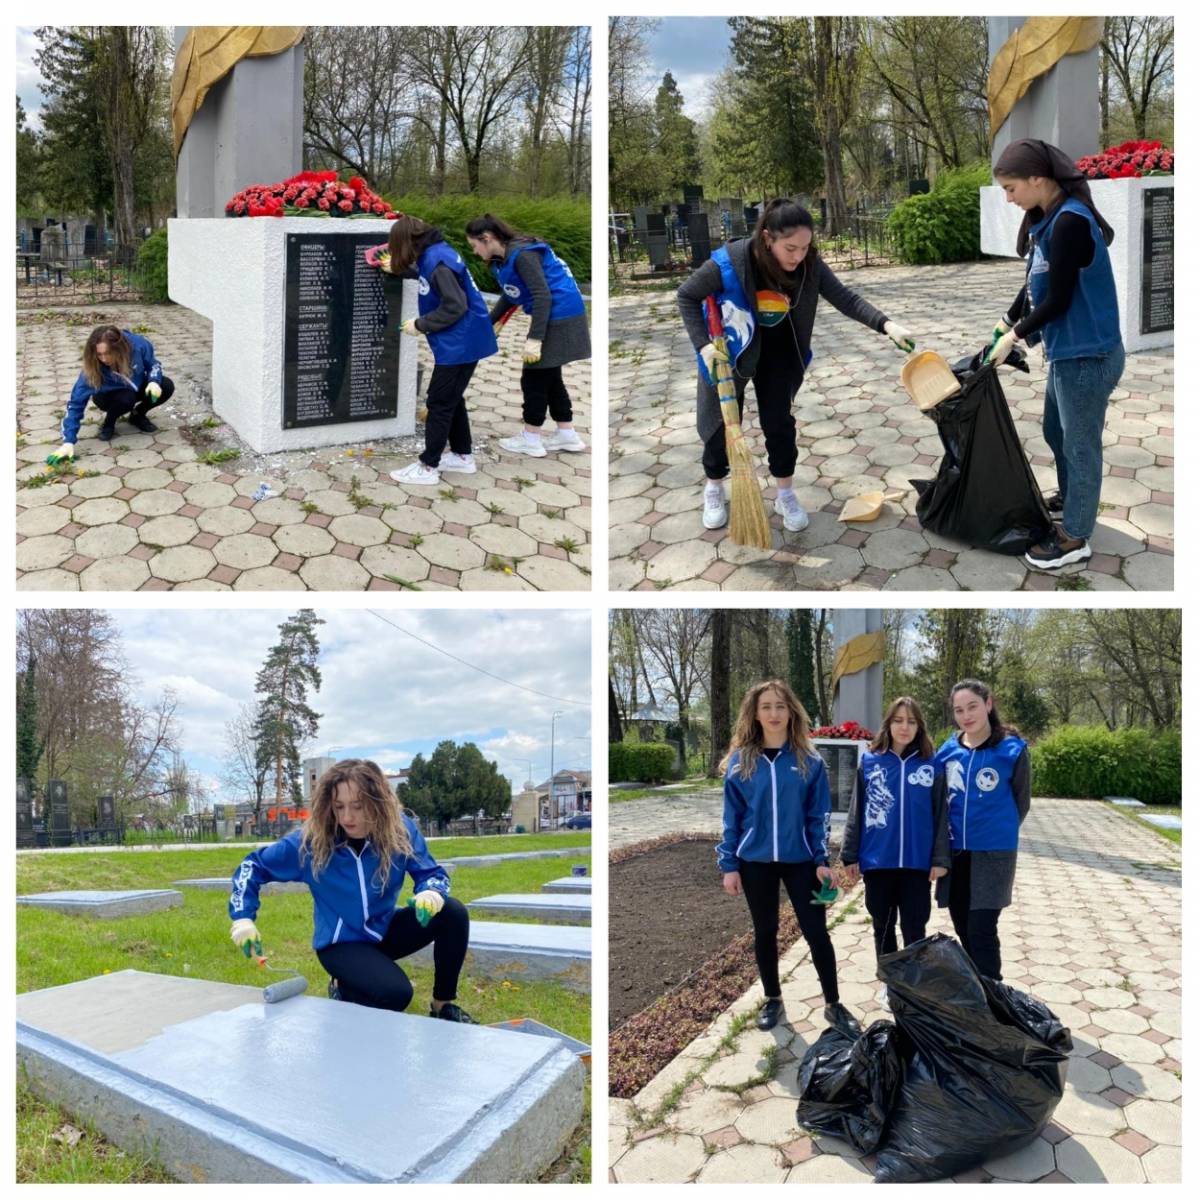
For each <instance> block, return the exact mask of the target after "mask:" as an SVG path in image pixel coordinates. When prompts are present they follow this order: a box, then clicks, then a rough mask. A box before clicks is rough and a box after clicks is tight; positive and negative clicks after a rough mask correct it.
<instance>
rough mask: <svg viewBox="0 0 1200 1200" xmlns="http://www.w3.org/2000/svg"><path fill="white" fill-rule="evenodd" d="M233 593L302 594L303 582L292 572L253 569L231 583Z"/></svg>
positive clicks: (263, 568) (271, 568)
mask: <svg viewBox="0 0 1200 1200" xmlns="http://www.w3.org/2000/svg"><path fill="white" fill-rule="evenodd" d="M233 590H234V591H235V592H302V591H304V590H305V588H304V580H303V579H301V578H300V576H299V575H297V574H296V573H295V572H294V571H281V570H280V569H279V568H278V567H253V568H252V569H251V570H249V571H243V572H242V573H241V574H240V575H239V576H238V577H237V579H235V580H234V581H233Z"/></svg>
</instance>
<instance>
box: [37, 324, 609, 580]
mask: <svg viewBox="0 0 1200 1200" xmlns="http://www.w3.org/2000/svg"><path fill="white" fill-rule="evenodd" d="M105 322H111V323H113V324H116V325H119V326H122V327H125V328H135V329H141V330H142V331H144V332H145V333H146V334H147V336H148V337H149V338H150V340H151V341H152V342H153V343H154V346H155V349H156V351H157V353H158V355H159V357H160V359H161V361H162V363H163V367H164V369H165V371H166V373H167V374H168V375H169V376H170V377H171V378H172V379H174V380H175V384H176V392H175V397H174V398H173V399H172V401H171V402H170V403H169V404H167V405H166V406H165V407H164V408H163V409H161V410H159V411H158V412H156V413H155V414H154V421H155V424H157V425H158V426H159V432H158V433H156V434H152V435H147V434H139V433H134V432H124V433H123V434H122V436H119V437H117V438H114V439H113V441H112V442H110V443H107V444H106V443H104V442H100V441H98V440H97V439H96V438H95V437H94V436H91V435H92V434H94V432H95V428H96V425H95V422H96V419H97V417H98V411H97V410H96V409H95V408H94V407H91V408H89V412H88V415H87V421H86V422H85V424H84V427H83V430H82V431H81V434H82V436H81V438H80V441H79V443H78V446H77V452H78V455H79V457H78V459H77V460H76V461H77V468H78V471H79V472H82V473H83V474H82V475H79V474H76V475H75V476H74V477H65V478H64V479H63V481H62V482H53V483H51V484H49V485H47V486H40V487H35V488H30V487H28V486H22V485H23V484H24V483H25V482H26V481H28V480H31V479H35V478H37V477H39V476H42V475H44V474H45V470H46V468H45V466H44V462H45V458H46V455H47V454H49V453H50V452H51V451H52V450H55V449H57V448H58V446H59V444H60V442H61V438H60V436H59V432H58V430H59V423H60V421H61V418H62V413H63V409H64V406H65V405H66V401H67V398H68V397H69V396H70V392H71V386H72V385H73V384H74V382H75V379H76V377H77V376H78V374H79V360H80V348H81V345H82V343H83V340H84V339H85V338H86V336H87V334H88V332H90V330H91V329H92V328H93V327H94V326H96V325H99V324H102V323H105ZM525 329H526V323H525V322H524V321H523V320H516V321H511V322H509V324H508V326H506V327H505V329H504V331H503V334H502V336H501V354H500V355H498V356H496V357H493V358H491V359H489V360H487V361H486V362H484V363H483V364H482V365H481V366H480V368H479V370H478V371H477V373H476V375H475V378H474V379H473V381H472V384H471V388H470V390H469V392H468V401H469V403H470V406H471V426H472V431H473V433H474V436H475V446H476V455H477V459H478V461H479V468H480V469H479V472H478V473H477V474H475V475H461V474H454V473H449V472H448V473H447V474H446V475H445V476H444V478H443V486H442V488H440V489H434V488H422V487H402V486H401V485H399V484H396V483H393V482H392V480H390V479H389V478H388V472H389V471H392V470H394V469H395V468H396V467H398V466H403V465H405V464H407V463H409V462H411V461H413V459H414V458H415V457H416V455H417V453H418V452H419V451H420V449H421V448H422V447H423V445H424V442H423V439H422V438H421V437H410V438H398V439H392V440H389V441H386V442H377V443H373V444H370V445H364V446H357V447H354V448H353V449H352V450H347V449H346V448H342V449H325V450H317V451H304V452H290V453H284V454H273V455H256V454H254V453H253V452H252V451H250V450H249V449H248V448H247V447H246V446H244V445H243V444H242V443H240V442H239V440H238V438H237V437H236V435H235V434H234V432H233V430H232V429H230V428H229V427H228V426H225V425H221V424H219V423H215V422H216V419H215V418H214V417H213V414H212V408H211V378H212V336H211V335H212V329H211V325H210V324H209V322H207V321H205V320H203V319H202V318H200V317H198V316H196V315H195V314H194V313H192V312H190V311H189V310H187V309H185V308H179V307H177V306H174V305H166V306H145V305H131V304H114V305H105V306H104V307H103V308H99V307H97V308H95V309H86V310H80V309H73V310H63V311H54V312H47V313H41V312H34V313H30V312H22V313H20V314H18V331H17V332H18V339H17V428H18V435H19V436H18V442H17V445H18V449H17V481H18V490H17V508H18V515H17V551H16V558H17V573H18V587H20V588H22V589H44V590H47V591H94V590H111V591H169V590H179V591H228V590H231V589H232V590H236V591H262V590H271V591H274V590H293V591H304V590H306V589H311V590H321V591H363V590H368V591H400V590H420V591H455V590H461V591H475V590H482V591H489V590H495V591H584V590H588V589H589V588H590V586H591V578H590V570H591V547H590V544H589V541H590V528H591V507H590V506H591V483H592V480H591V454H590V453H589V454H575V455H571V454H553V453H552V454H548V455H547V456H546V457H545V458H541V459H531V458H524V457H518V456H517V455H513V454H506V453H504V452H502V451H499V450H497V449H496V448H495V443H496V441H497V439H498V438H500V437H502V436H506V435H508V434H511V433H513V432H514V431H516V430H517V429H519V428H520V386H519V375H520V370H521V360H520V353H519V349H520V342H521V340H522V339H523V338H524V336H525ZM421 363H422V366H423V368H424V379H425V380H426V381H428V379H429V375H430V371H431V369H432V359H431V358H430V356H429V350H428V346H427V345H426V344H425V342H424V339H422V341H421ZM564 378H565V379H566V381H567V386H568V387H569V388H570V390H571V394H572V397H573V399H574V401H575V406H576V413H577V421H578V424H579V427H580V430H581V432H582V433H583V435H584V438H585V440H590V437H589V435H590V427H591V420H590V415H589V414H590V411H591V364H590V363H587V362H583V363H573V364H571V365H570V366H569V367H567V368H566V369H565V370H564ZM210 423H211V424H210ZM117 428H118V430H124V431H130V430H131V426H129V425H128V424H127V423H125V422H121V423H119V424H118V426H117ZM418 428H419V427H418ZM226 448H234V449H238V450H239V451H240V454H239V457H237V458H236V459H234V460H232V461H228V462H223V463H220V464H218V465H206V464H205V463H203V462H201V461H199V460H200V458H201V456H203V455H204V454H205V453H206V452H209V451H219V450H223V449H226ZM261 483H267V484H269V485H270V487H271V489H272V492H273V495H272V496H271V497H270V498H268V499H265V500H260V501H257V502H255V501H254V499H253V498H252V497H253V495H254V492H255V491H256V490H257V488H258V486H259V485H260V484H261Z"/></svg>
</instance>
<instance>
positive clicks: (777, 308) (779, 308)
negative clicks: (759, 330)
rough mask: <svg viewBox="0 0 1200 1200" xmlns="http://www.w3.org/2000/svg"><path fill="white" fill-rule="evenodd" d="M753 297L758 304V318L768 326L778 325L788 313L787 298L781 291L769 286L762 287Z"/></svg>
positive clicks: (788, 304) (789, 305)
mask: <svg viewBox="0 0 1200 1200" xmlns="http://www.w3.org/2000/svg"><path fill="white" fill-rule="evenodd" d="M754 299H755V302H756V303H757V305H758V319H759V321H761V322H762V324H764V325H766V326H767V327H768V328H770V327H771V326H772V325H778V324H779V322H780V321H782V320H783V319H784V317H786V316H787V315H788V309H789V308H790V307H791V304H790V303H789V301H788V298H787V297H786V296H785V295H784V294H783V293H782V292H776V291H774V290H772V289H771V288H763V290H762V291H760V292H758V293H756V294H755V297H754Z"/></svg>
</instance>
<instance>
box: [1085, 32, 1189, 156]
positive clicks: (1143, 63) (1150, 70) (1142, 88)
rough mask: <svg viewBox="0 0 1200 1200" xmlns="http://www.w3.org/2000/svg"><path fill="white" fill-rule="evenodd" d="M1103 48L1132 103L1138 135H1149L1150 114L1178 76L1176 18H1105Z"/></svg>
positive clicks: (1123, 90)
mask: <svg viewBox="0 0 1200 1200" xmlns="http://www.w3.org/2000/svg"><path fill="white" fill-rule="evenodd" d="M1100 50H1101V53H1102V54H1103V55H1104V60H1105V62H1106V63H1108V64H1111V67H1112V73H1113V75H1114V76H1115V77H1116V80H1117V85H1118V86H1119V87H1120V89H1121V94H1122V95H1123V96H1124V97H1125V102H1126V103H1127V104H1128V105H1129V112H1130V116H1131V117H1132V119H1133V128H1134V136H1135V137H1137V138H1145V136H1146V123H1147V117H1148V114H1149V113H1150V110H1151V108H1152V106H1153V104H1154V102H1155V101H1156V100H1157V99H1158V97H1159V95H1160V94H1161V93H1162V91H1163V90H1164V88H1165V87H1166V86H1167V85H1168V84H1169V83H1171V82H1172V81H1173V80H1174V76H1175V22H1174V19H1173V18H1171V17H1105V18H1104V39H1103V41H1102V42H1101V43H1100Z"/></svg>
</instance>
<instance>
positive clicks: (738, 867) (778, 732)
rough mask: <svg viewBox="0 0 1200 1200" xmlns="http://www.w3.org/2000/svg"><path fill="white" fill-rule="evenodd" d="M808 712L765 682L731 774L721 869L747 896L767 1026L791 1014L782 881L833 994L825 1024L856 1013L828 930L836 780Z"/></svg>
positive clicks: (745, 720)
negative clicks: (818, 748) (844, 997)
mask: <svg viewBox="0 0 1200 1200" xmlns="http://www.w3.org/2000/svg"><path fill="white" fill-rule="evenodd" d="M809 728H810V726H809V720H808V714H807V713H806V712H805V711H804V707H803V706H802V705H801V703H800V701H799V700H797V699H796V696H795V694H794V693H793V692H792V689H791V688H789V687H788V685H787V684H786V683H783V682H782V681H781V680H778V679H768V680H765V681H764V682H762V683H758V684H755V685H754V686H753V687H752V688H750V690H749V691H748V692H747V693H746V695H745V697H744V698H743V700H742V705H741V708H740V709H739V710H738V717H737V724H736V725H735V727H734V731H733V739H732V740H731V741H730V743H729V752H728V754H726V756H725V759H724V761H723V762H722V764H721V767H722V770H724V772H725V812H724V822H723V829H722V835H721V841H720V844H719V845H718V846H717V867H718V869H719V870H720V871H721V876H722V878H721V884H722V886H723V887H724V889H725V891H726V892H727V893H728V894H729V895H730V896H745V897H746V904H747V906H748V907H749V909H750V918H751V921H752V922H753V924H754V957H755V960H756V961H757V963H758V973H759V976H760V977H761V979H762V985H763V994H764V997H765V999H764V1002H763V1006H762V1008H761V1009H760V1010H759V1013H758V1027H759V1029H764V1030H765V1029H773V1028H774V1027H775V1025H776V1024H777V1023H778V1021H779V1017H780V1014H781V1013H782V1011H783V996H782V992H781V989H780V983H779V946H778V941H777V937H778V933H779V885H780V883H782V884H783V886H784V887H785V888H786V889H787V894H788V898H789V899H790V900H791V902H792V907H793V908H794V909H795V910H796V919H797V921H799V923H800V932H801V933H802V934H803V935H804V940H805V941H806V942H807V943H808V948H809V950H810V952H811V954H812V961H813V966H814V967H815V968H816V971H817V976H818V978H819V979H820V981H821V992H822V994H823V995H824V997H825V1020H826V1021H827V1022H828V1023H829V1024H831V1025H832V1024H836V1023H838V1022H839V1021H840V1020H841V1019H842V1018H844V1017H845V1016H847V1015H848V1014H847V1013H846V1010H845V1009H844V1008H843V1007H842V1005H841V1004H840V1003H839V1000H838V980H837V962H836V959H835V958H834V953H833V943H832V941H830V938H829V931H828V930H827V929H826V927H825V906H826V904H827V903H829V901H830V900H831V899H833V898H836V895H837V893H836V891H833V893H832V896H830V895H829V893H830V891H831V889H832V887H833V871H832V870H830V867H829V851H828V849H827V845H828V841H829V778H828V776H827V775H826V773H825V763H824V762H823V761H822V759H821V756H820V755H819V754H817V753H816V752H815V751H814V750H813V748H812V743H811V742H810V741H809Z"/></svg>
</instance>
